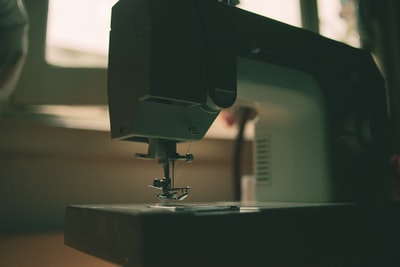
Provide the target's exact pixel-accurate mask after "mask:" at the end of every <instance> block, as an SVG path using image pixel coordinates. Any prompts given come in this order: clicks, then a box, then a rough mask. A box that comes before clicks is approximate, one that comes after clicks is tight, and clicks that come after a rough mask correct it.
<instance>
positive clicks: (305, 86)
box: [108, 0, 388, 202]
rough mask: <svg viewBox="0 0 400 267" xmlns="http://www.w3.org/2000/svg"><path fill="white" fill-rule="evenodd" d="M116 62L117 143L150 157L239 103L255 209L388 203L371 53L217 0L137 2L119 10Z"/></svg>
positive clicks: (382, 105) (382, 98) (114, 32)
mask: <svg viewBox="0 0 400 267" xmlns="http://www.w3.org/2000/svg"><path fill="white" fill-rule="evenodd" d="M127 10H129V12H127ZM109 54H110V57H109V81H108V88H109V91H108V95H109V107H110V122H111V132H112V137H113V138H116V139H121V140H129V141H139V142H148V143H149V146H150V148H149V154H148V157H150V158H160V160H161V161H168V159H164V158H163V157H164V156H163V155H164V154H171V153H169V152H168V151H167V152H165V151H163V150H162V151H161V152H160V151H158V150H159V149H158V148H157V149H154V148H153V147H155V146H153V145H152V144H153V143H157V144H158V145H157V147H160V145H159V143H163V142H165V143H168V144H175V143H178V142H185V141H193V140H199V139H201V138H202V137H203V136H204V134H205V133H206V132H207V130H208V128H209V127H210V125H211V124H212V122H213V121H214V119H215V118H216V116H217V115H218V113H219V112H220V110H221V109H223V108H226V107H229V106H231V105H233V104H234V103H235V101H236V102H237V105H240V103H241V100H243V99H244V100H245V101H244V102H245V103H252V104H250V106H252V107H253V108H255V109H256V111H257V114H258V117H257V123H256V124H257V126H256V132H255V137H254V144H255V145H254V151H255V154H254V158H255V162H254V165H255V168H254V173H255V176H256V180H257V183H256V184H257V185H256V199H257V200H274V201H300V202H304V201H311V202H347V201H374V200H377V199H380V200H382V199H385V198H386V197H387V192H388V191H387V190H388V186H387V183H388V179H387V177H386V176H385V175H386V169H387V162H386V160H387V155H386V151H385V149H386V144H385V142H386V136H385V135H386V123H387V116H388V115H387V106H386V92H385V85H384V81H383V79H382V77H381V75H380V73H379V71H378V69H377V68H376V66H375V64H374V62H373V60H372V57H371V56H370V54H369V53H367V52H366V51H362V50H358V49H355V48H352V47H349V46H346V45H344V44H340V43H337V42H335V41H332V40H328V39H326V38H323V37H321V36H319V35H316V34H313V33H311V32H308V31H305V30H301V29H298V28H295V27H291V26H288V25H285V24H282V23H279V22H276V21H274V20H270V19H268V18H265V17H262V16H259V15H256V14H253V13H250V12H247V11H244V10H241V9H239V8H236V7H234V6H229V5H227V4H224V3H220V2H218V1H211V0H210V1H195V0H193V1H174V2H171V3H170V2H165V1H156V0H149V1H148V0H146V1H145V0H137V1H119V2H118V3H117V4H116V5H115V7H114V8H113V19H112V25H111V34H110V53H109ZM155 140H156V142H155ZM168 146H169V147H173V145H172V146H171V145H168ZM154 150H157V151H158V152H156V153H155V152H153V151H154ZM172 150H173V149H172ZM174 153H175V151H174V150H173V153H172V154H174ZM210 153H212V152H210ZM167 158H168V156H167Z"/></svg>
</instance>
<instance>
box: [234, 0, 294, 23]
mask: <svg viewBox="0 0 400 267" xmlns="http://www.w3.org/2000/svg"><path fill="white" fill-rule="evenodd" d="M238 7H240V8H242V9H245V10H248V11H251V12H254V13H257V14H260V15H263V16H265V17H269V18H272V19H275V20H279V21H282V22H284V23H287V24H290V25H293V26H297V27H301V16H300V3H299V0H240V4H239V5H238Z"/></svg>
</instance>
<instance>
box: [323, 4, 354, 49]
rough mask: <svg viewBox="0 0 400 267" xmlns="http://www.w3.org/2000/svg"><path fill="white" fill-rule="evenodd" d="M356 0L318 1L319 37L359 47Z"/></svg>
mask: <svg viewBox="0 0 400 267" xmlns="http://www.w3.org/2000/svg"><path fill="white" fill-rule="evenodd" d="M356 2H357V1H356V0H318V13H319V14H318V15H319V27H320V33H321V35H324V36H326V37H328V38H331V39H334V40H337V41H340V42H343V43H346V44H349V45H352V46H354V47H360V38H359V34H358V29H357V3H356Z"/></svg>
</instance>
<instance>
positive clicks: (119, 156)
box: [0, 0, 400, 267]
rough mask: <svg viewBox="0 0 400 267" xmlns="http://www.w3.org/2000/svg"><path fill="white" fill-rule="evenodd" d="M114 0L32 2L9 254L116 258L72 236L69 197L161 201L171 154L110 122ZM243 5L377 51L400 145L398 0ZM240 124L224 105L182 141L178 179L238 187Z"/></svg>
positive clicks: (0, 195) (217, 194)
mask: <svg viewBox="0 0 400 267" xmlns="http://www.w3.org/2000/svg"><path fill="white" fill-rule="evenodd" d="M5 2H7V1H5ZM18 2H19V3H22V2H21V1H18ZM115 2H116V0H26V1H25V3H24V5H25V8H26V13H27V15H28V17H29V34H28V40H29V49H28V54H27V55H26V59H25V63H24V66H23V69H22V71H21V74H20V77H19V79H18V81H17V83H16V88H15V90H13V92H12V93H10V94H9V95H7V97H5V98H3V99H2V98H1V97H0V101H1V103H0V266H7V267H14V266H41V267H45V266H113V265H112V264H110V263H107V262H104V261H101V260H99V259H95V258H93V257H91V256H88V255H85V254H83V253H81V252H78V251H75V250H73V249H71V248H68V247H66V246H64V245H63V220H64V210H65V206H66V205H70V204H99V203H100V204H104V203H107V204H111V203H154V202H156V201H157V199H156V197H155V194H154V192H153V191H152V190H151V189H148V188H147V185H148V184H151V183H152V180H153V179H154V178H156V177H160V176H162V169H161V166H159V165H158V164H157V163H156V162H155V161H143V160H138V159H135V157H134V154H135V153H137V152H140V153H145V152H146V150H147V147H146V145H144V144H139V143H129V142H120V141H115V140H111V137H110V133H109V121H108V110H107V93H106V78H107V74H106V67H107V51H108V32H109V27H110V16H111V7H112V5H113V4H114V3H115ZM378 2H379V3H378ZM0 3H1V1H0ZM238 7H239V8H243V9H246V10H249V11H252V12H255V13H259V14H261V15H264V16H267V17H271V18H273V19H276V20H279V21H282V22H284V23H287V24H290V25H293V26H295V27H302V28H305V29H307V30H310V31H314V32H317V33H320V34H321V35H323V36H326V37H328V38H331V39H335V40H337V41H340V42H343V43H346V44H348V45H350V46H354V47H357V48H364V49H368V50H370V51H371V52H373V54H374V57H375V59H376V61H377V64H378V65H379V67H380V69H381V71H382V74H383V75H384V77H385V78H386V82H387V86H388V96H389V103H390V112H391V125H392V126H391V127H392V129H393V131H392V132H393V136H392V142H393V143H392V144H393V145H392V151H391V152H392V153H398V150H399V147H400V146H399V144H398V143H397V142H398V141H397V138H396V136H397V133H398V132H399V130H398V127H399V126H398V125H400V124H399V123H397V122H398V121H399V118H400V115H399V114H400V112H399V111H398V110H399V108H400V105H399V104H400V103H398V102H399V101H400V100H399V99H400V97H399V94H400V90H399V87H400V86H399V78H398V77H397V76H398V73H400V69H399V68H400V64H399V59H400V56H399V40H400V38H399V28H398V27H399V26H398V25H400V24H399V23H398V22H399V18H398V12H397V11H398V10H399V1H395V0H383V1H367V0H363V1H360V3H359V2H358V1H357V0H263V1H260V0H241V3H240V4H239V6H238ZM0 8H2V6H1V5H0ZM0 11H1V10H0ZM0 14H1V12H0ZM0 22H1V20H0ZM0 28H1V27H0ZM236 135H237V125H236V124H235V123H227V121H226V117H224V116H223V115H221V116H220V117H219V118H218V119H217V120H216V122H215V123H214V125H213V126H212V128H211V129H210V131H209V132H208V133H207V135H206V138H205V139H204V140H202V141H199V142H195V143H190V144H181V145H179V147H178V150H179V152H180V153H187V152H189V153H192V154H194V155H195V161H194V162H192V163H179V164H177V166H176V173H177V181H176V182H177V184H180V185H183V186H185V185H190V186H191V187H192V189H191V194H190V196H189V198H188V199H187V201H188V202H214V201H232V200H234V199H235V197H234V186H233V182H232V161H233V150H234V142H235V140H234V139H235V137H236ZM251 139H252V127H251V125H250V126H249V127H248V128H247V129H246V134H245V142H244V148H243V153H242V173H243V175H247V174H251V173H252V172H253V170H252V148H251V145H252V143H251Z"/></svg>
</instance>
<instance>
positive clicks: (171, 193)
mask: <svg viewBox="0 0 400 267" xmlns="http://www.w3.org/2000/svg"><path fill="white" fill-rule="evenodd" d="M149 187H150V188H153V189H157V190H162V193H159V194H157V198H158V199H160V200H184V199H185V198H187V197H188V196H189V189H190V187H189V186H186V187H171V179H170V178H162V179H157V178H156V179H154V181H153V185H149Z"/></svg>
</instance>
